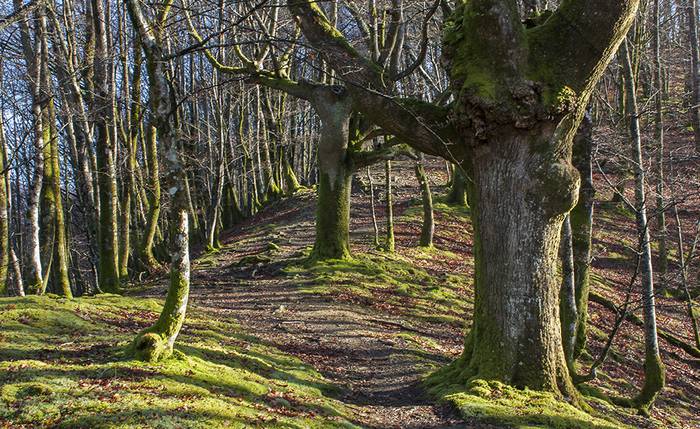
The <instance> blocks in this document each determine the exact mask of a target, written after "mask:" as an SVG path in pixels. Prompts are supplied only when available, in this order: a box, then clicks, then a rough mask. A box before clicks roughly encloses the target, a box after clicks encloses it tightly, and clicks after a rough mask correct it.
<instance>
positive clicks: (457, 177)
mask: <svg viewBox="0 0 700 429" xmlns="http://www.w3.org/2000/svg"><path fill="white" fill-rule="evenodd" d="M466 180H467V179H466V177H464V172H463V171H462V168H460V167H459V166H455V169H454V174H453V175H452V183H451V184H450V192H449V193H448V194H447V204H452V205H456V206H464V207H466V206H468V205H469V203H468V201H467V181H466Z"/></svg>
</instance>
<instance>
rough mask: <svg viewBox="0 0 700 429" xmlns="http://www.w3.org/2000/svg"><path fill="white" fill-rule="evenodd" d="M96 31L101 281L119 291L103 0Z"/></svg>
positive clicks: (95, 2) (95, 5) (95, 6)
mask: <svg viewBox="0 0 700 429" xmlns="http://www.w3.org/2000/svg"><path fill="white" fill-rule="evenodd" d="M91 1H92V12H93V24H94V31H95V74H94V76H95V77H94V79H95V88H96V90H97V91H96V94H95V110H96V112H95V114H96V116H97V144H96V146H97V150H96V156H97V170H96V172H97V181H98V189H99V201H100V223H99V233H98V240H99V245H98V249H99V251H98V253H99V270H98V276H99V285H100V289H102V290H103V291H105V292H112V293H114V292H118V291H119V290H120V281H119V239H118V234H119V228H118V215H117V182H116V168H115V165H114V150H115V143H116V142H115V141H113V139H112V136H111V126H112V121H113V120H114V118H113V106H112V95H111V74H110V72H109V61H111V60H110V56H109V54H108V46H107V30H106V28H105V20H106V16H107V15H106V11H105V8H104V3H103V0H91Z"/></svg>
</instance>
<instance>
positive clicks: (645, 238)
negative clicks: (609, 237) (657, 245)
mask: <svg viewBox="0 0 700 429" xmlns="http://www.w3.org/2000/svg"><path fill="white" fill-rule="evenodd" d="M619 54H620V55H621V57H622V61H623V66H624V73H625V86H626V88H625V90H626V92H627V102H626V105H625V113H626V114H627V116H628V119H629V127H630V137H631V142H632V151H633V156H634V158H633V163H634V191H635V192H634V194H635V214H636V220H637V234H638V239H639V246H640V250H641V252H642V254H641V261H640V267H641V278H642V297H643V300H644V386H643V387H642V390H641V391H640V392H639V394H638V395H637V396H636V397H635V398H634V400H633V403H634V405H635V406H636V407H638V408H639V410H640V411H641V412H643V413H648V410H649V408H651V406H652V405H653V404H654V400H655V399H656V395H657V394H658V393H659V392H660V391H661V389H663V387H664V379H665V370H664V366H663V364H662V363H661V356H660V355H659V340H658V337H657V329H656V306H655V304H654V277H653V270H652V266H651V243H650V236H649V225H648V222H647V212H646V206H645V204H646V196H645V190H644V186H645V177H644V176H645V173H644V164H643V156H642V137H641V135H640V129H639V111H638V109H637V96H636V88H635V83H634V82H635V80H634V74H633V71H632V63H631V61H630V57H629V52H628V49H627V41H625V42H623V44H622V46H621V48H620V51H619Z"/></svg>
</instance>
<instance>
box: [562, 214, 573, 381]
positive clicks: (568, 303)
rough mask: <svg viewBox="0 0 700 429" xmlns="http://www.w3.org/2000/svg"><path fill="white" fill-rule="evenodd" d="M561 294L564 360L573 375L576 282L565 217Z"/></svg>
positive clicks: (568, 220)
mask: <svg viewBox="0 0 700 429" xmlns="http://www.w3.org/2000/svg"><path fill="white" fill-rule="evenodd" d="M559 253H560V256H561V272H562V282H561V292H560V293H559V313H560V319H561V339H562V344H563V346H564V358H565V359H566V365H567V367H568V368H569V373H570V374H572V375H573V374H575V370H576V369H575V367H574V362H575V358H574V350H575V347H576V332H577V330H578V329H577V325H578V312H577V310H576V282H575V277H574V249H573V243H572V232H571V218H570V216H567V217H566V218H565V219H564V224H563V225H562V229H561V244H560V246H559Z"/></svg>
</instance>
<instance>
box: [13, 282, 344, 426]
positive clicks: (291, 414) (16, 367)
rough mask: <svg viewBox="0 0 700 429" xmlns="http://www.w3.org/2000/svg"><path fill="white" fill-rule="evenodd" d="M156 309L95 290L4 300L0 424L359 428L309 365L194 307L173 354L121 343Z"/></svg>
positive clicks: (146, 322)
mask: <svg viewBox="0 0 700 429" xmlns="http://www.w3.org/2000/svg"><path fill="white" fill-rule="evenodd" d="M159 310H160V308H159V305H158V304H157V303H156V302H155V301H153V300H148V299H143V298H129V297H120V296H115V295H100V296H97V297H91V298H80V299H76V300H72V301H67V300H64V299H59V298H55V297H37V296H32V297H26V298H2V299H0V427H32V428H34V427H36V428H39V427H59V428H61V427H63V428H151V427H153V428H217V427H234V428H235V427H264V428H276V427H280V428H316V427H324V428H325V427H329V428H333V427H355V426H354V425H353V424H352V423H351V421H350V417H349V413H348V412H347V410H346V409H345V407H344V406H343V404H341V403H340V402H338V401H335V400H333V399H330V398H328V397H327V396H325V395H324V393H329V392H330V391H331V390H332V386H330V385H329V384H327V383H326V381H325V380H324V379H323V378H322V377H321V376H320V375H319V374H318V373H316V372H315V371H314V370H313V369H311V368H309V367H308V366H306V365H304V364H303V363H301V362H300V361H299V360H297V359H296V358H293V357H290V356H288V355H285V354H283V353H281V352H280V351H278V350H276V349H274V348H272V347H269V346H266V345H264V344H262V343H260V342H259V341H257V340H256V339H255V338H252V337H249V336H245V335H244V334H242V333H241V332H240V330H239V329H238V328H237V327H236V326H235V325H234V324H232V323H231V322H228V321H224V320H218V319H217V317H216V315H215V314H208V313H204V312H201V311H198V310H196V309H195V310H193V311H192V312H191V313H190V315H189V316H188V320H187V322H186V325H185V328H184V330H183V334H182V336H181V337H180V340H179V344H180V346H176V349H177V350H176V352H175V354H174V356H173V357H172V358H170V359H168V360H166V361H164V362H162V363H160V364H156V365H152V364H146V363H143V362H139V361H134V360H126V359H125V358H124V357H123V356H124V355H123V349H124V347H125V346H126V345H127V344H128V343H129V341H131V340H132V339H133V337H134V335H135V333H136V332H137V331H138V330H139V329H142V328H143V327H145V326H147V325H149V324H150V323H152V322H153V321H154V320H155V318H156V317H157V314H158V313H157V312H158V311H159Z"/></svg>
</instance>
